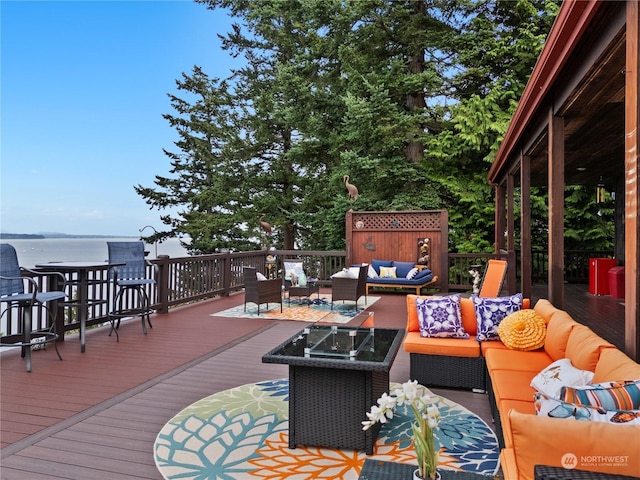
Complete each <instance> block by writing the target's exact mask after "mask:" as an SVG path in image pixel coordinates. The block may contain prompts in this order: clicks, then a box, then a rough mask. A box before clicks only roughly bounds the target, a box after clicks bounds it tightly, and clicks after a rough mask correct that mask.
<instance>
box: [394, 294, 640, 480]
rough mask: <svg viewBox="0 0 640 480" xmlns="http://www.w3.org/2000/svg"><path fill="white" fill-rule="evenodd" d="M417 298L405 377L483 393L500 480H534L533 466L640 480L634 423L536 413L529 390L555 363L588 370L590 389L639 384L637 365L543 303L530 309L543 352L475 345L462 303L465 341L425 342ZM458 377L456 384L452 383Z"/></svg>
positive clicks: (468, 306) (470, 311)
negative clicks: (541, 325) (540, 322)
mask: <svg viewBox="0 0 640 480" xmlns="http://www.w3.org/2000/svg"><path fill="white" fill-rule="evenodd" d="M410 297H413V298H410ZM416 298H417V297H416V296H415V295H408V296H407V310H408V315H407V332H408V333H407V336H406V337H405V342H404V349H405V351H407V352H409V353H410V357H411V367H410V370H411V371H410V375H411V378H412V379H416V380H418V382H420V383H422V384H424V385H428V386H443V387H454V388H474V389H478V390H486V391H487V393H488V399H489V402H490V405H491V408H492V413H493V417H494V422H495V428H496V432H497V435H498V438H499V442H500V446H501V447H502V450H501V454H500V460H501V468H502V471H503V474H504V478H505V479H506V480H533V479H534V478H535V474H534V470H535V466H536V465H549V466H553V467H564V468H571V469H574V468H575V469H577V470H585V471H591V472H601V475H600V477H599V478H615V477H614V476H615V475H620V476H622V475H626V476H630V477H640V425H638V424H633V425H628V424H627V425H625V424H613V423H605V422H596V421H588V420H576V419H574V418H552V417H551V416H549V415H542V414H538V415H537V414H536V408H538V409H540V401H539V400H538V403H536V390H535V389H534V388H533V387H532V386H531V383H532V380H534V377H535V378H540V372H542V371H543V370H545V369H547V370H548V367H549V366H550V365H552V364H553V363H554V362H556V361H561V362H567V360H562V359H569V360H570V365H572V368H575V369H579V370H580V371H587V372H593V378H592V379H591V380H590V383H591V384H596V383H598V384H600V383H604V382H620V381H629V380H640V365H639V364H638V363H636V362H634V361H633V360H631V359H630V358H629V357H628V356H627V355H625V354H624V353H623V352H621V351H619V350H618V349H616V348H615V346H614V345H612V344H611V343H609V342H607V341H605V340H604V339H602V338H601V337H599V336H598V335H596V334H595V333H594V332H593V331H592V330H590V329H589V328H588V327H586V326H584V325H581V324H579V323H578V322H576V321H575V320H573V319H572V318H571V317H570V316H569V314H568V313H567V312H565V311H562V310H559V309H557V308H556V307H554V306H553V305H552V304H551V303H550V302H549V301H547V300H539V301H538V302H537V303H536V304H535V306H534V308H533V310H534V311H535V312H536V313H538V314H539V315H540V316H541V317H542V318H543V319H544V321H545V324H546V336H545V343H544V346H543V347H542V348H539V349H537V350H532V351H519V350H512V349H508V348H507V347H506V346H505V345H504V344H503V343H502V342H501V341H499V340H492V341H484V342H478V341H477V340H476V339H475V335H474V333H475V328H476V324H477V322H476V318H475V310H474V307H473V303H472V302H471V301H470V300H469V299H465V298H463V299H461V301H460V310H461V316H462V323H463V325H464V328H465V330H466V331H467V332H468V333H469V338H468V339H459V338H424V337H421V336H420V332H419V320H418V314H417V312H416ZM523 306H524V307H525V308H526V307H527V303H526V302H525V303H524V305H523ZM414 357H415V358H414ZM480 366H481V367H482V374H480V370H479V367H480ZM552 366H553V365H552ZM458 374H460V376H461V378H462V380H459V379H456V378H451V377H454V376H457V375H458ZM480 376H484V377H485V379H484V380H482V381H481V380H480V378H479V377H480ZM538 395H540V394H539V393H538ZM537 398H540V397H537ZM542 398H545V397H542ZM593 478H596V476H594V477H593Z"/></svg>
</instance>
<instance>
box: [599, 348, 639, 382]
mask: <svg viewBox="0 0 640 480" xmlns="http://www.w3.org/2000/svg"><path fill="white" fill-rule="evenodd" d="M638 378H640V364H638V363H636V362H634V361H633V360H631V359H630V358H629V357H628V356H627V355H625V354H624V353H622V352H621V351H620V350H618V349H617V348H605V349H604V350H602V352H600V358H599V359H598V364H597V365H596V371H595V374H594V376H593V383H602V382H615V381H619V380H635V379H638Z"/></svg>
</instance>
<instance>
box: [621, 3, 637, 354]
mask: <svg viewBox="0 0 640 480" xmlns="http://www.w3.org/2000/svg"><path fill="white" fill-rule="evenodd" d="M626 6H627V45H626V48H627V51H626V58H627V62H626V71H625V161H624V163H625V315H624V319H625V350H626V352H627V354H628V355H629V356H630V357H631V358H633V359H635V360H640V315H639V312H638V301H639V300H640V282H639V281H638V274H639V265H640V241H639V238H638V237H640V222H639V221H638V204H639V203H640V166H639V164H638V153H639V151H640V135H639V133H638V126H639V125H640V104H639V101H638V90H639V89H640V80H639V75H638V68H639V67H640V53H639V52H638V45H639V44H640V6H639V4H638V2H637V0H628V1H627V4H626Z"/></svg>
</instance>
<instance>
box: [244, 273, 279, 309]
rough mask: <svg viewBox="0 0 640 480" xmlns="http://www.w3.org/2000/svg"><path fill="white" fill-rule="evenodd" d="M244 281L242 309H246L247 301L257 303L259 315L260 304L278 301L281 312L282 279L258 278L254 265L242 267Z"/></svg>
mask: <svg viewBox="0 0 640 480" xmlns="http://www.w3.org/2000/svg"><path fill="white" fill-rule="evenodd" d="M242 275H243V281H244V311H245V312H246V311H247V302H251V303H255V304H256V305H258V315H260V305H261V304H263V303H266V304H267V308H269V303H279V304H280V311H281V312H282V280H280V279H279V278H273V279H267V280H258V272H257V270H256V269H255V268H254V267H243V269H242Z"/></svg>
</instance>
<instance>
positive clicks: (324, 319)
mask: <svg viewBox="0 0 640 480" xmlns="http://www.w3.org/2000/svg"><path fill="white" fill-rule="evenodd" d="M379 298H380V297H371V296H367V300H366V302H365V299H364V297H361V298H360V300H358V308H357V310H356V308H355V304H354V302H344V303H343V302H342V300H339V301H337V302H335V303H334V304H333V311H331V295H326V294H324V295H323V294H320V298H318V295H317V294H313V295H312V298H311V299H307V298H304V297H302V298H298V297H294V298H292V299H291V306H289V299H288V298H284V299H283V300H282V312H280V304H279V303H270V304H269V305H268V308H267V304H266V303H265V304H262V305H260V315H258V306H257V305H256V304H255V303H247V311H246V312H245V311H244V303H243V304H242V305H238V306H237V307H233V308H229V309H227V310H223V311H222V312H217V313H212V314H211V316H212V317H231V318H234V317H238V318H266V319H272V320H299V321H303V322H311V323H316V322H320V323H347V322H349V321H350V320H351V319H353V318H354V317H355V316H357V315H358V314H360V313H362V312H363V311H364V310H366V309H367V308H369V307H371V305H373V304H374V303H375V302H377V301H378V299H379Z"/></svg>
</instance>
